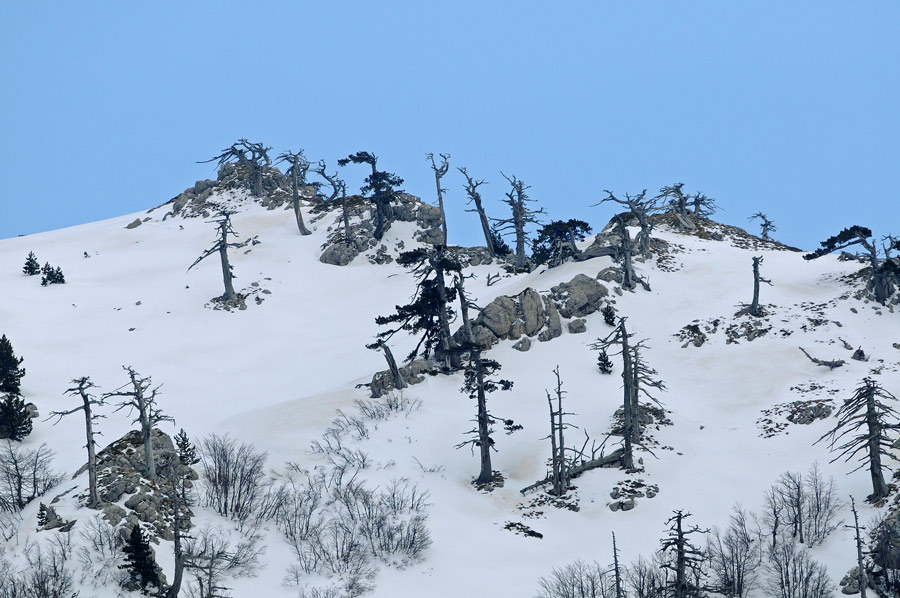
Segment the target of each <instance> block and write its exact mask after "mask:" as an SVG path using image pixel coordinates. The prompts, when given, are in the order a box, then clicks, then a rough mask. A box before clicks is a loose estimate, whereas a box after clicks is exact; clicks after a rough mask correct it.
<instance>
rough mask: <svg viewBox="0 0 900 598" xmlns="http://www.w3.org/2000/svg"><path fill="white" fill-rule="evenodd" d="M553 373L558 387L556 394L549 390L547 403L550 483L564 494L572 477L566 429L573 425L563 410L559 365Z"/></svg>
mask: <svg viewBox="0 0 900 598" xmlns="http://www.w3.org/2000/svg"><path fill="white" fill-rule="evenodd" d="M553 374H554V375H555V376H556V389H555V391H554V396H550V392H549V391H546V392H547V403H549V405H550V435H549V436H548V438H549V439H550V485H551V487H552V489H551V493H552V494H554V495H555V496H562V495H563V494H565V493H566V491H568V489H569V479H570V477H571V471H570V467H569V466H570V462H569V458H568V457H567V456H566V440H565V431H566V429H567V428H569V427H572V426H571V424H567V423H566V422H565V421H564V420H563V417H564V416H566V415H572V414H571V413H566V412H565V411H563V406H562V400H563V395H564V394H566V391H564V390H563V389H562V379H561V378H560V377H559V366H556V367H555V368H553ZM554 398H555V399H556V407H555V408H554V406H553V399H554Z"/></svg>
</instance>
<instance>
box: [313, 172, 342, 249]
mask: <svg viewBox="0 0 900 598" xmlns="http://www.w3.org/2000/svg"><path fill="white" fill-rule="evenodd" d="M313 172H315V173H316V174H318V175H319V176H320V177H322V178H323V179H325V180H326V181H327V182H328V184H329V185H331V195H330V196H329V197H328V199H326V200H325V201H326V202H331V201H334V200H335V198H336V197H337V196H338V194H340V196H341V220H342V221H343V223H344V241H345V242H347V243H349V242H350V216H349V214H348V213H347V184H346V183H345V182H344V181H342V180H341V179H340V178H338V174H337V173H336V172H335V173H334V174H328V172H327V171H326V170H325V160H319V163H318V165H316V167H315V168H313Z"/></svg>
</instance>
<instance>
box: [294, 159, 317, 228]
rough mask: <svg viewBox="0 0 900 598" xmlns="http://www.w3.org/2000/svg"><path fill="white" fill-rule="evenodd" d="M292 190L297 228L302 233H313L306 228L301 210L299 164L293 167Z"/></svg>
mask: <svg viewBox="0 0 900 598" xmlns="http://www.w3.org/2000/svg"><path fill="white" fill-rule="evenodd" d="M291 191H292V193H293V200H294V217H295V218H296V219H297V228H298V229H300V234H301V235H311V234H312V233H311V232H310V231H309V229H308V228H306V224H305V223H304V222H303V213H302V212H300V189H299V185H298V181H297V165H296V164H295V165H294V166H293V167H292V168H291Z"/></svg>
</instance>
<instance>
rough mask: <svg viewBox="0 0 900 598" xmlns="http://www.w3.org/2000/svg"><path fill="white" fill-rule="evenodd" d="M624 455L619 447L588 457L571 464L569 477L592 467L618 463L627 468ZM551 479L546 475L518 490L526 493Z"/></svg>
mask: <svg viewBox="0 0 900 598" xmlns="http://www.w3.org/2000/svg"><path fill="white" fill-rule="evenodd" d="M624 456H625V450H624V449H620V448H619V449H616V450H614V451H613V452H611V453H610V454H608V455H606V456H601V457H598V458H596V459H590V460H588V461H585V462H583V463H579V464H578V465H573V466H572V467H571V468H570V469H569V477H570V478H577V477H578V476H579V475H581V474H583V473H584V472H586V471H590V470H592V469H597V468H600V467H612V466H613V465H619V466H621V467H622V468H625V469H628V468H626V467H625V465H624ZM552 481H553V480H552V478H551V477H550V476H547V477H546V478H544V479H543V480H540V481H539V482H535V483H534V484H531V485H530V486H526V487H525V488H522V489H521V490H520V491H519V492H521V493H522V494H526V493H528V492H530V491H531V490H534V489H535V488H540V487H541V486H546V485H547V484H550V483H551V482H552Z"/></svg>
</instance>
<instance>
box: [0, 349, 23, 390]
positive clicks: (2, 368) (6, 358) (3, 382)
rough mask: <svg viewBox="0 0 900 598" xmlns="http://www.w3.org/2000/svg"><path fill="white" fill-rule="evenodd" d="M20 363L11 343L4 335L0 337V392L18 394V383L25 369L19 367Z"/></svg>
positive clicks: (19, 358) (20, 359)
mask: <svg viewBox="0 0 900 598" xmlns="http://www.w3.org/2000/svg"><path fill="white" fill-rule="evenodd" d="M22 361H23V359H22V358H21V357H16V353H15V351H13V346H12V343H11V342H9V339H8V338H6V335H5V334H4V335H3V336H2V337H0V392H4V393H9V394H13V395H18V394H20V384H19V381H20V380H21V379H22V376H24V375H25V368H21V367H19V366H20V365H22Z"/></svg>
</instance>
